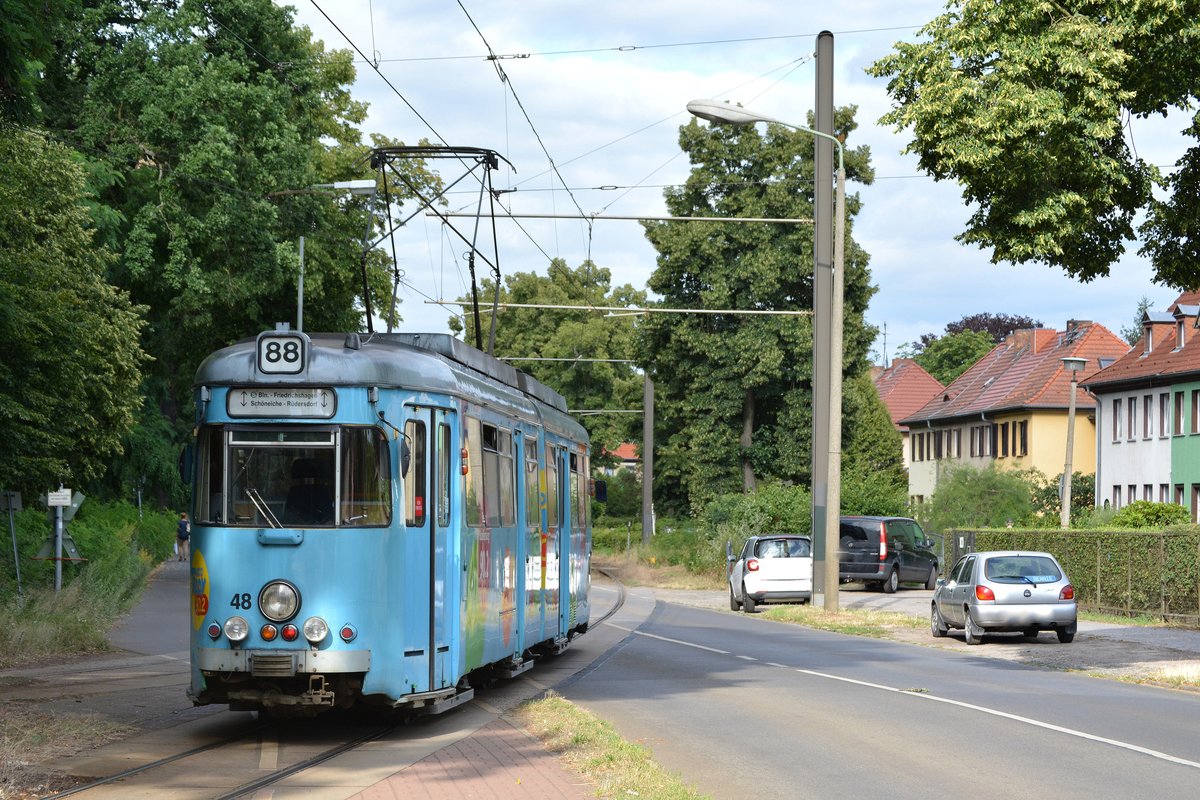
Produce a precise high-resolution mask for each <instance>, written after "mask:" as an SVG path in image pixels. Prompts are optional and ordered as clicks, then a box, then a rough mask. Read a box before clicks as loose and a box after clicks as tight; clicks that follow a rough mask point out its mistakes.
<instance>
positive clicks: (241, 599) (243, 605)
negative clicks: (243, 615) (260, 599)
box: [229, 592, 254, 611]
mask: <svg viewBox="0 0 1200 800" xmlns="http://www.w3.org/2000/svg"><path fill="white" fill-rule="evenodd" d="M229 605H231V606H233V607H234V608H236V609H240V610H242V611H249V610H250V609H251V608H253V607H254V601H253V598H252V597H251V596H250V593H249V592H242V593H241V594H235V595H234V596H233V599H232V600H230V601H229Z"/></svg>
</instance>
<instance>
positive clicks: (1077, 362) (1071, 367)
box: [1059, 356, 1088, 380]
mask: <svg viewBox="0 0 1200 800" xmlns="http://www.w3.org/2000/svg"><path fill="white" fill-rule="evenodd" d="M1059 361H1061V362H1062V363H1063V369H1065V370H1066V371H1067V372H1069V373H1071V380H1075V376H1076V375H1077V374H1078V373H1079V371H1080V370H1082V369H1083V368H1084V367H1085V366H1087V363H1088V360H1087V359H1086V358H1080V357H1079V356H1065V357H1063V358H1060V359H1059Z"/></svg>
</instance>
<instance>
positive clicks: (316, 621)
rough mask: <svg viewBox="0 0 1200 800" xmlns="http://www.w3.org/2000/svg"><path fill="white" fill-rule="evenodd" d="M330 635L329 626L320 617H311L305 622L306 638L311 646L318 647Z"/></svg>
mask: <svg viewBox="0 0 1200 800" xmlns="http://www.w3.org/2000/svg"><path fill="white" fill-rule="evenodd" d="M328 635H329V625H328V624H327V623H326V622H325V620H323V619H321V618H320V617H309V618H308V619H306V620H304V638H305V639H308V641H309V644H313V645H318V644H320V643H321V642H323V641H325V637H326V636H328Z"/></svg>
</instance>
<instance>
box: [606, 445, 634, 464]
mask: <svg viewBox="0 0 1200 800" xmlns="http://www.w3.org/2000/svg"><path fill="white" fill-rule="evenodd" d="M609 455H613V456H616V457H617V458H619V459H621V460H622V461H637V460H638V452H637V445H636V444H634V443H633V442H624V443H622V444H619V445H617V446H616V448H614V449H613V450H612V451H611V452H609Z"/></svg>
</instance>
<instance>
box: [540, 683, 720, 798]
mask: <svg viewBox="0 0 1200 800" xmlns="http://www.w3.org/2000/svg"><path fill="white" fill-rule="evenodd" d="M516 718H517V720H518V722H520V724H521V725H522V726H523V727H524V728H525V729H526V730H528V731H530V732H531V733H533V734H534V735H535V736H537V738H538V739H540V740H541V741H542V743H543V744H544V745H545V746H546V747H547V748H548V749H549V750H550V751H551V752H553V753H554V754H555V755H557V756H558V757H559V758H560V759H561V760H562V761H564V762H565V763H566V764H567V765H568V766H569V767H570V768H571V769H573V770H575V771H576V772H578V773H579V774H580V775H582V776H583V777H584V778H586V779H587V781H588V782H589V783H591V784H592V785H593V786H595V787H596V795H597V796H598V797H639V798H653V800H702V798H706V797H707V795H703V794H700V793H699V792H697V791H696V790H695V789H694V788H693V787H691V786H688V785H687V784H685V783H684V782H683V781H682V780H680V779H679V778H678V777H677V776H675V775H672V774H671V773H669V772H667V771H666V770H665V769H663V768H662V767H661V766H659V765H658V764H657V763H655V761H654V759H653V756H652V755H651V754H650V751H649V750H648V749H647V748H646V747H643V746H642V745H638V744H633V743H632V742H627V741H625V740H624V739H622V738H621V736H620V735H619V734H618V733H617V732H616V731H615V730H614V729H613V727H612V725H610V724H609V723H607V722H605V721H604V720H602V719H600V718H598V717H596V716H595V715H594V714H592V713H590V712H588V711H586V710H585V709H582V708H580V707H579V706H577V705H575V704H574V703H572V702H570V701H569V700H566V699H565V698H563V697H561V696H559V695H557V694H555V693H553V692H550V693H549V694H547V696H546V697H545V698H543V699H541V700H533V701H530V702H528V703H525V704H523V705H522V706H521V707H520V708H519V709H517V712H516Z"/></svg>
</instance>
